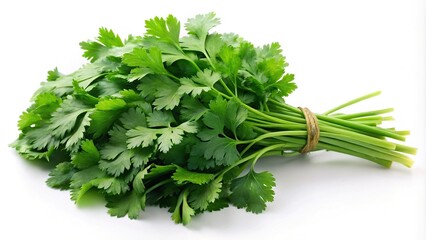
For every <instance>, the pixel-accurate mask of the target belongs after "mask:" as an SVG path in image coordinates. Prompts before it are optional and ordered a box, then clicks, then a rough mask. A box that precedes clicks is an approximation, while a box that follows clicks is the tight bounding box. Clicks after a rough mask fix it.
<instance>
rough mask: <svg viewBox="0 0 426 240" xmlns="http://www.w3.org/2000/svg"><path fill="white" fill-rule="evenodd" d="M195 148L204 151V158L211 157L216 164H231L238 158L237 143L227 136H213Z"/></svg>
mask: <svg viewBox="0 0 426 240" xmlns="http://www.w3.org/2000/svg"><path fill="white" fill-rule="evenodd" d="M196 148H198V149H200V150H199V151H204V157H205V158H206V159H211V158H213V159H214V160H215V162H216V164H217V165H225V166H227V165H231V164H233V163H234V162H236V161H237V160H239V159H240V153H239V152H238V150H237V144H236V142H235V141H234V140H232V139H228V138H221V137H214V138H212V139H210V140H209V141H207V142H202V143H200V144H199V145H198V146H196Z"/></svg>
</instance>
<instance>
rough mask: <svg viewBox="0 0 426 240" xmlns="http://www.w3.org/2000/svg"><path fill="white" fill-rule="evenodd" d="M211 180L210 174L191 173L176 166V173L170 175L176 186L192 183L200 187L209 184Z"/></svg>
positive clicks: (212, 176)
mask: <svg viewBox="0 0 426 240" xmlns="http://www.w3.org/2000/svg"><path fill="white" fill-rule="evenodd" d="M213 178H214V175H213V174H211V173H199V172H192V171H188V170H186V169H185V168H182V167H179V166H176V171H175V173H173V175H172V179H173V180H175V181H176V183H177V184H185V183H193V184H197V185H202V184H206V183H208V182H210V181H211V180H212V179H213Z"/></svg>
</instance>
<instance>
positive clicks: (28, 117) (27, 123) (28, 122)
mask: <svg viewBox="0 0 426 240" xmlns="http://www.w3.org/2000/svg"><path fill="white" fill-rule="evenodd" d="M41 120H42V118H41V116H40V115H39V114H36V113H34V112H23V113H22V115H21V116H20V117H19V121H18V128H19V130H21V131H25V129H27V128H29V127H31V126H32V125H35V124H36V123H38V122H39V121H41Z"/></svg>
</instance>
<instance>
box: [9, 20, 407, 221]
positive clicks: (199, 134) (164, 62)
mask: <svg viewBox="0 0 426 240" xmlns="http://www.w3.org/2000/svg"><path fill="white" fill-rule="evenodd" d="M218 24H219V19H218V18H216V17H215V14H214V13H209V14H205V15H197V16H195V17H194V18H192V19H189V20H188V22H187V23H186V24H185V29H186V30H187V35H186V36H184V37H182V36H181V33H180V31H181V26H180V22H179V21H178V20H177V19H176V18H175V17H173V16H171V15H170V16H168V17H167V18H166V19H163V18H158V17H156V18H154V19H150V20H147V21H146V22H145V26H146V33H145V35H144V36H143V37H133V36H130V37H129V38H128V39H127V40H125V41H123V40H122V39H121V38H120V37H119V36H117V35H116V34H114V33H113V32H112V31H111V30H107V29H105V28H101V29H100V31H99V37H98V38H97V39H96V40H95V41H87V42H82V43H81V44H80V45H81V47H82V49H83V50H84V54H83V56H84V57H86V58H87V59H88V60H90V63H88V64H86V65H84V66H83V67H82V68H80V69H79V70H77V71H75V72H74V73H71V74H68V75H63V74H61V73H59V71H58V70H57V69H54V70H53V71H49V73H48V78H47V82H44V83H42V86H41V88H40V89H39V90H38V91H37V92H36V93H35V94H34V96H33V98H32V101H33V104H32V105H31V106H30V107H29V108H28V109H27V110H26V111H25V112H24V113H23V114H22V115H21V117H20V120H19V123H18V126H19V129H20V131H21V134H20V136H19V138H18V139H17V140H16V141H15V142H14V143H13V144H12V146H13V147H14V148H15V149H16V150H17V151H18V152H19V153H20V154H21V155H22V156H23V157H24V158H26V159H30V160H47V161H49V160H52V161H53V159H55V161H59V163H58V164H57V165H56V167H55V168H54V169H53V170H52V171H51V172H50V174H49V175H50V178H49V179H48V180H47V184H48V185H49V186H51V187H55V188H60V189H69V190H71V196H72V197H71V198H72V199H73V200H74V201H76V202H77V203H78V202H79V200H80V199H81V198H82V197H83V196H84V194H85V193H86V192H87V191H89V190H90V191H93V190H95V191H98V192H99V193H100V194H102V196H104V198H105V200H106V202H107V204H106V207H107V208H109V213H110V214H111V215H113V216H117V217H123V216H125V215H128V216H129V217H130V218H137V217H138V216H139V214H140V212H141V211H143V209H144V208H145V206H146V205H158V206H160V207H166V208H168V209H169V210H170V212H172V218H173V220H174V221H175V222H177V223H183V224H187V223H188V222H189V221H190V220H191V217H192V216H193V215H195V214H199V213H202V212H204V211H215V210H219V209H222V208H224V207H226V206H228V204H232V205H235V206H237V207H238V208H245V209H246V210H247V211H250V212H254V213H260V212H262V211H263V210H264V209H265V207H266V202H271V201H273V198H274V191H273V187H274V186H275V180H274V177H273V176H272V174H271V173H269V172H256V171H255V170H254V166H255V163H256V162H257V160H258V159H259V158H260V157H262V156H271V155H294V154H298V153H299V150H300V149H301V148H302V147H303V146H304V145H305V144H306V135H307V130H306V120H305V118H304V115H303V114H302V112H301V111H300V110H299V109H298V108H295V107H292V106H289V105H288V104H286V103H285V102H284V100H283V97H285V96H288V95H289V94H290V93H291V92H292V91H293V90H294V89H295V88H296V85H295V83H294V82H293V79H294V76H293V75H292V74H288V73H286V72H285V67H286V66H287V63H286V61H285V58H284V57H283V55H282V54H281V49H280V45H279V44H278V43H272V44H270V45H265V46H263V47H255V46H253V44H251V43H250V42H248V41H246V40H243V39H242V38H241V37H239V36H238V35H236V34H219V33H210V30H211V29H212V28H213V27H215V26H216V25H218ZM374 95H377V93H373V94H370V95H367V96H364V97H361V98H358V99H355V100H353V101H351V102H348V103H346V104H343V105H341V106H339V107H337V108H335V109H332V110H330V111H328V112H327V113H325V114H317V118H318V121H319V127H320V129H321V135H320V139H319V143H318V145H317V146H316V148H315V149H314V150H322V149H326V150H332V151H337V152H341V153H345V154H350V155H354V156H358V157H361V158H365V159H368V160H371V161H373V162H376V163H378V164H381V165H383V166H387V167H389V166H390V164H391V163H392V162H393V161H396V162H399V163H402V164H404V165H406V166H411V164H412V161H411V159H409V158H408V157H407V156H406V155H405V153H409V154H410V153H411V154H413V153H414V152H415V149H413V148H410V147H406V146H403V145H400V144H398V143H394V142H389V141H387V140H386V138H394V139H397V140H404V135H406V134H407V132H406V131H396V130H393V129H384V128H380V127H378V125H380V123H381V122H382V121H384V120H388V119H389V118H388V117H383V116H381V114H383V113H387V112H390V111H391V109H383V110H377V111H368V112H361V113H354V114H332V113H333V112H335V111H337V110H339V109H340V108H343V107H345V106H347V105H350V104H353V103H355V102H358V101H361V100H364V99H366V98H369V97H371V96H374ZM58 159H59V160H58Z"/></svg>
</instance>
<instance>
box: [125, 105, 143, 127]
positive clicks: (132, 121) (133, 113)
mask: <svg viewBox="0 0 426 240" xmlns="http://www.w3.org/2000/svg"><path fill="white" fill-rule="evenodd" d="M120 121H121V123H123V126H124V127H125V128H126V129H132V128H135V127H138V126H142V127H144V126H146V118H145V114H144V113H143V111H142V110H141V109H140V108H139V107H136V108H130V109H129V110H128V111H127V112H125V113H123V114H122V117H121V118H120Z"/></svg>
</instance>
